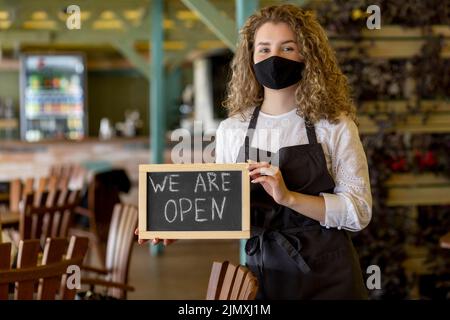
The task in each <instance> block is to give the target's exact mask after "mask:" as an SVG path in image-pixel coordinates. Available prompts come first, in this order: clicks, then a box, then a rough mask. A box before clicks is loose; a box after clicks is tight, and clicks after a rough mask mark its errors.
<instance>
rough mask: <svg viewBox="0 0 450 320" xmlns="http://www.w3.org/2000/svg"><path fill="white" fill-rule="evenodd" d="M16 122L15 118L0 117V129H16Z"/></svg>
mask: <svg viewBox="0 0 450 320" xmlns="http://www.w3.org/2000/svg"><path fill="white" fill-rule="evenodd" d="M18 124H19V122H18V121H17V119H0V130H4V129H17V127H18Z"/></svg>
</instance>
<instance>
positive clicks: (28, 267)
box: [0, 237, 88, 300]
mask: <svg viewBox="0 0 450 320" xmlns="http://www.w3.org/2000/svg"><path fill="white" fill-rule="evenodd" d="M87 248H88V239H87V238H77V237H72V238H71V239H70V241H67V239H64V238H53V239H52V238H47V239H46V242H45V247H44V251H43V253H42V262H41V263H38V261H39V255H40V253H41V251H40V243H39V241H38V240H25V241H23V240H21V241H20V243H19V253H18V259H17V268H16V269H11V252H10V250H11V243H2V244H0V300H7V299H9V298H10V297H11V295H10V292H9V288H10V284H15V289H14V297H13V299H14V300H32V299H36V300H55V299H62V300H73V299H74V298H75V294H76V289H74V288H69V287H68V286H67V271H68V267H69V266H74V265H77V266H81V264H82V261H83V259H84V256H85V254H86V251H87ZM69 271H70V270H69Z"/></svg>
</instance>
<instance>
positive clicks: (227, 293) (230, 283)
mask: <svg viewBox="0 0 450 320" xmlns="http://www.w3.org/2000/svg"><path fill="white" fill-rule="evenodd" d="M257 292H258V280H257V279H256V277H255V276H254V275H253V274H252V273H251V272H250V270H249V269H248V268H246V267H244V266H235V265H233V264H231V263H229V262H228V261H224V262H216V261H215V262H214V263H213V265H212V269H211V274H210V277H209V283H208V291H207V293H206V300H254V299H255V297H256V294H257Z"/></svg>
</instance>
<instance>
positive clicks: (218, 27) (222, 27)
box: [181, 0, 237, 51]
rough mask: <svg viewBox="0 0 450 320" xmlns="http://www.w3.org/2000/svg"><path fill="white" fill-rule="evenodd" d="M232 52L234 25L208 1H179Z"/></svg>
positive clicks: (235, 36) (235, 35)
mask: <svg viewBox="0 0 450 320" xmlns="http://www.w3.org/2000/svg"><path fill="white" fill-rule="evenodd" d="M181 2H182V3H183V4H184V5H185V6H186V7H188V8H189V9H190V10H192V11H194V12H195V13H196V14H197V15H198V16H199V18H200V20H201V21H203V23H204V24H205V25H206V26H207V27H208V28H209V29H210V30H211V31H212V32H213V33H214V34H215V35H216V36H217V37H218V38H219V39H220V40H222V41H223V42H224V43H225V44H226V46H227V47H228V48H230V49H231V50H232V51H235V50H236V42H237V32H236V23H235V22H234V21H233V20H232V19H230V18H228V17H226V16H225V15H223V14H222V13H221V12H220V11H219V10H217V8H216V7H215V6H214V5H212V4H211V3H210V2H209V1H208V0H181Z"/></svg>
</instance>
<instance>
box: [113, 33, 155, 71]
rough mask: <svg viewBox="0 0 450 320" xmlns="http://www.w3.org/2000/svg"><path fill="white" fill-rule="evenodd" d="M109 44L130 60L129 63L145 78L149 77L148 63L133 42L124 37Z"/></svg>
mask: <svg viewBox="0 0 450 320" xmlns="http://www.w3.org/2000/svg"><path fill="white" fill-rule="evenodd" d="M111 44H112V45H113V46H114V47H115V48H116V49H117V50H118V51H120V52H121V53H122V55H123V56H124V57H125V58H127V59H128V61H130V62H131V64H132V65H133V66H134V67H135V68H136V69H137V70H138V71H139V72H140V73H141V74H142V75H143V76H144V77H146V78H147V79H150V73H151V70H150V63H149V62H148V61H147V60H146V59H145V58H144V57H143V56H142V55H140V54H139V53H138V52H137V51H136V49H135V48H134V42H133V41H129V40H126V39H118V40H113V41H112V42H111Z"/></svg>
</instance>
